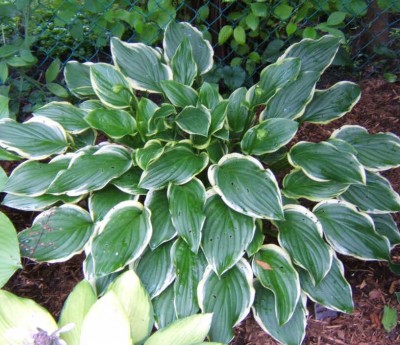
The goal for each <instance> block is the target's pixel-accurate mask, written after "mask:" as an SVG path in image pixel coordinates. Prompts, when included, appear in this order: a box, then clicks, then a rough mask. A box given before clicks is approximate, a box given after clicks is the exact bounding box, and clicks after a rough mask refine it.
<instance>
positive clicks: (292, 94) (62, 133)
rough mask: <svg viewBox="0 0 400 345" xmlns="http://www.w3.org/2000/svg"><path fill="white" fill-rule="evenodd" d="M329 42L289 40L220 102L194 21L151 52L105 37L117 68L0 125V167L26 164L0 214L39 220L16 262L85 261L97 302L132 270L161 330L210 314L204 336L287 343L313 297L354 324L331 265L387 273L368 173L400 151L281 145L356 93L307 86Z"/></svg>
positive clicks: (375, 184)
mask: <svg viewBox="0 0 400 345" xmlns="http://www.w3.org/2000/svg"><path fill="white" fill-rule="evenodd" d="M338 46H339V40H338V39H337V38H335V37H333V36H324V37H322V38H320V39H319V40H312V39H305V40H303V41H301V42H299V43H296V44H294V45H292V46H291V47H289V48H288V49H287V50H286V51H285V53H284V54H283V55H282V56H281V57H280V58H279V59H278V61H277V62H276V63H274V64H272V65H270V66H268V67H266V68H265V69H264V70H263V71H262V73H261V76H260V80H259V82H258V83H257V84H255V85H253V86H252V87H250V88H249V89H246V88H245V87H241V88H238V89H237V90H235V91H234V92H232V93H231V94H230V95H229V97H227V98H224V97H222V96H221V95H220V93H219V91H218V88H217V86H216V85H213V84H208V83H206V82H202V76H203V75H204V74H205V73H206V72H207V71H209V70H210V69H211V68H212V66H213V61H212V60H213V51H212V49H211V47H210V44H209V43H208V41H206V40H205V39H204V38H203V36H202V34H201V33H200V32H199V31H198V30H197V29H195V28H193V27H191V26H190V25H189V24H188V23H175V22H171V23H170V24H169V25H168V26H167V28H166V30H165V35H164V40H163V49H162V50H161V49H154V48H152V47H149V46H147V45H145V44H143V43H124V42H122V41H120V40H119V39H117V38H113V39H112V40H111V51H112V55H113V61H114V64H113V65H111V64H104V63H95V64H92V63H85V64H80V63H78V62H70V63H69V64H68V65H67V66H66V69H65V79H66V83H67V86H68V88H69V90H70V91H71V93H73V94H74V95H75V96H77V97H78V98H80V99H81V102H80V103H79V104H78V105H77V106H75V105H72V104H70V103H66V102H53V103H49V104H47V105H46V106H44V107H43V108H41V109H39V110H38V111H36V112H35V113H34V114H33V117H32V119H30V120H28V121H26V122H24V123H17V122H16V121H13V120H10V119H5V120H2V121H0V145H1V147H2V148H3V152H2V154H3V156H5V155H8V156H11V157H12V158H9V159H14V158H15V157H20V158H21V159H22V158H23V159H26V161H25V162H23V163H21V164H20V165H19V166H18V167H17V168H16V169H15V170H14V171H13V172H12V174H11V175H10V176H9V177H8V180H7V181H6V184H5V186H4V192H6V193H7V194H6V197H5V199H4V201H3V204H4V205H7V206H9V207H13V208H16V209H21V210H34V211H43V212H42V213H41V214H40V215H39V216H37V218H36V219H35V220H34V222H33V224H32V226H31V227H30V228H29V229H26V230H24V231H22V232H21V233H20V234H19V242H20V248H21V252H22V255H23V256H27V257H30V258H31V259H33V260H36V261H39V262H43V261H47V262H59V261H65V260H67V259H68V258H70V257H71V256H73V255H75V254H76V253H80V252H82V251H83V250H85V252H86V260H85V263H84V271H85V275H86V277H87V279H88V280H90V281H91V282H92V283H93V284H94V285H96V287H97V289H98V292H99V293H101V291H103V290H104V289H105V288H106V286H107V284H108V283H109V282H110V281H112V280H113V279H114V278H115V277H116V276H117V275H118V274H119V272H121V271H123V270H124V269H126V268H127V267H128V266H131V267H133V268H134V269H135V271H136V272H137V274H138V275H139V277H140V279H141V280H142V281H143V284H144V286H145V287H146V289H147V291H148V292H149V294H150V297H151V298H152V300H153V304H154V309H155V314H156V319H157V323H158V325H159V326H160V327H164V326H166V325H167V324H169V323H170V322H172V321H173V320H175V319H177V318H178V319H180V318H183V317H186V316H189V315H192V314H195V313H197V312H199V310H201V311H202V312H203V313H213V321H212V326H211V329H210V333H209V337H210V339H211V340H212V341H218V342H226V343H227V342H229V341H230V340H231V339H232V337H233V331H232V327H233V326H235V325H236V324H237V323H239V322H240V321H241V320H243V319H244V318H245V317H246V315H247V314H248V313H249V311H250V308H253V313H254V315H255V318H256V320H257V321H258V323H259V324H260V325H261V327H262V328H263V329H264V330H265V331H266V332H268V333H269V334H271V335H272V336H273V337H274V338H276V339H277V340H279V341H280V342H282V343H283V344H300V343H301V342H302V340H303V338H304V334H305V326H306V317H307V309H306V301H307V298H309V299H311V300H313V301H316V302H318V303H319V304H322V305H324V306H326V307H328V308H331V309H334V310H338V311H342V312H346V313H350V312H351V311H352V310H353V302H352V294H351V288H350V286H349V284H348V282H347V281H346V280H345V278H344V272H343V271H344V270H343V265H342V263H341V262H340V260H339V259H338V258H337V256H336V253H340V254H344V255H350V256H354V257H357V258H360V259H363V260H382V261H389V260H390V249H391V247H392V246H394V245H395V244H397V243H400V234H399V232H398V230H397V228H396V225H395V223H394V221H393V219H392V217H391V215H390V213H393V212H398V211H399V210H400V198H399V195H398V194H396V192H395V191H394V190H393V189H392V187H391V185H390V183H389V182H388V181H387V180H386V179H385V178H384V177H382V176H381V175H380V174H379V172H380V171H382V170H387V169H390V168H393V167H397V166H399V165H400V139H399V138H398V137H396V136H395V135H393V134H389V133H378V134H369V133H368V132H367V130H365V129H364V128H362V127H360V126H344V127H342V128H340V129H338V130H337V131H335V132H334V133H333V134H332V136H331V138H329V139H328V140H326V141H323V142H319V143H311V142H299V143H297V144H295V145H291V144H290V142H291V141H292V139H293V138H294V136H295V135H296V133H297V130H298V129H299V127H300V126H301V125H302V124H303V123H305V122H309V123H317V124H325V123H328V122H330V121H332V120H334V119H337V118H340V117H342V116H343V115H344V114H345V113H346V112H348V111H349V110H350V109H351V108H352V107H353V106H354V104H355V103H356V102H357V101H358V99H359V97H360V89H359V87H358V86H357V85H355V84H353V83H351V82H346V81H345V82H339V83H337V84H335V85H333V86H332V87H330V88H329V89H326V90H317V89H316V83H317V81H318V80H319V78H320V76H321V74H322V73H323V72H324V70H325V69H326V68H327V67H328V66H329V65H330V63H331V62H332V60H333V58H334V56H335V54H336V52H337V50H338ZM138 91H140V93H138ZM139 94H140V95H141V97H138V95H139ZM148 94H158V95H159V96H160V97H162V101H161V102H160V103H159V104H156V103H155V102H153V101H152V100H151V99H150V98H149V97H150V96H151V95H150V96H148ZM99 133H100V134H101V136H99V138H98V139H96V137H97V135H98V134H99ZM105 138H106V139H105ZM104 139H105V140H104ZM13 157H14V158H13ZM287 168H289V169H287ZM277 173H280V174H282V175H284V174H285V173H286V175H285V176H284V178H283V179H282V181H280V182H279V181H278V180H277V178H276V177H275V176H276V175H277ZM302 203H303V204H304V206H303V205H302ZM60 204H61V206H60ZM54 205H55V206H54ZM310 205H311V206H310ZM266 234H268V235H270V234H272V235H274V236H275V238H274V236H268V237H266ZM254 278H256V279H254Z"/></svg>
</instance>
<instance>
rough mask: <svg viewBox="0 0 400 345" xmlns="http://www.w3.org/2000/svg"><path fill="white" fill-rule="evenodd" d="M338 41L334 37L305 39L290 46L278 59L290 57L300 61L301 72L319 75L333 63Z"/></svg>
mask: <svg viewBox="0 0 400 345" xmlns="http://www.w3.org/2000/svg"><path fill="white" fill-rule="evenodd" d="M339 41H340V39H339V38H337V37H334V36H330V35H327V36H323V37H321V38H320V39H318V40H311V39H308V38H305V39H303V40H301V41H300V42H298V43H295V44H292V45H291V46H290V47H289V48H288V49H286V51H285V53H284V54H283V55H282V56H281V57H280V58H279V59H278V61H281V60H283V59H286V58H290V57H298V58H300V59H301V71H302V72H304V71H314V72H316V73H319V74H321V73H322V72H323V71H324V70H325V69H326V68H327V67H328V66H329V65H330V64H331V63H332V61H333V59H334V57H335V55H336V52H337V50H338V49H339Z"/></svg>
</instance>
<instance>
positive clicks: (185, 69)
mask: <svg viewBox="0 0 400 345" xmlns="http://www.w3.org/2000/svg"><path fill="white" fill-rule="evenodd" d="M171 68H172V73H173V75H174V80H175V81H177V82H179V83H181V84H184V85H188V86H191V85H192V84H193V82H194V79H195V78H196V76H197V65H196V61H195V60H194V57H193V49H192V46H191V44H190V41H189V39H184V40H183V41H182V43H181V44H180V45H179V47H178V49H177V50H176V52H175V55H174V56H173V57H172V59H171Z"/></svg>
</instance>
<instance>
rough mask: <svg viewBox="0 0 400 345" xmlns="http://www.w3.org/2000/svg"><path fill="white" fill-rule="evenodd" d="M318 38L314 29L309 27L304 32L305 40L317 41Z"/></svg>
mask: <svg viewBox="0 0 400 345" xmlns="http://www.w3.org/2000/svg"><path fill="white" fill-rule="evenodd" d="M317 37H318V33H317V30H315V29H314V28H312V27H308V28H305V29H304V30H303V38H310V39H316V38H317Z"/></svg>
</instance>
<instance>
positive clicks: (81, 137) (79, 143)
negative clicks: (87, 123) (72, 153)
mask: <svg viewBox="0 0 400 345" xmlns="http://www.w3.org/2000/svg"><path fill="white" fill-rule="evenodd" d="M96 139H97V132H96V131H95V130H93V129H91V128H90V129H88V130H86V131H84V132H82V133H79V134H76V135H72V140H73V141H74V144H75V147H76V148H77V149H81V148H84V147H85V146H93V145H94V144H95V142H96Z"/></svg>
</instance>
